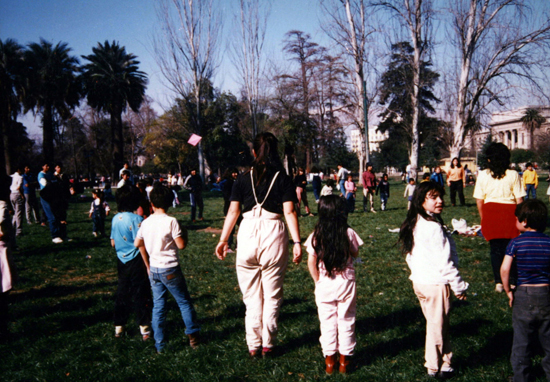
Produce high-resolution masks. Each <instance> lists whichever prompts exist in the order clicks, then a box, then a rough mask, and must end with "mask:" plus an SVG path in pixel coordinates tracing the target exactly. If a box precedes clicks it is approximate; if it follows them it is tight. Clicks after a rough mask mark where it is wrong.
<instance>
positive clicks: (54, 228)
mask: <svg viewBox="0 0 550 382" xmlns="http://www.w3.org/2000/svg"><path fill="white" fill-rule="evenodd" d="M40 203H41V204H42V209H43V210H44V213H45V214H46V217H47V218H48V224H49V225H50V233H51V235H52V239H55V238H56V237H60V234H61V233H60V232H59V222H58V221H57V219H56V217H55V215H54V213H53V211H52V207H51V206H50V203H48V202H47V201H45V200H44V199H43V198H40Z"/></svg>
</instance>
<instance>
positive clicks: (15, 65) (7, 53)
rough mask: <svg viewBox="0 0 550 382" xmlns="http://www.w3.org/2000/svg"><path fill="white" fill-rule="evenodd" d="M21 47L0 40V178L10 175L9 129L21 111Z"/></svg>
mask: <svg viewBox="0 0 550 382" xmlns="http://www.w3.org/2000/svg"><path fill="white" fill-rule="evenodd" d="M22 73H23V47H22V46H21V45H19V44H18V43H17V42H15V41H14V40H12V39H7V40H6V41H2V40H0V136H1V137H2V138H1V139H0V177H3V176H4V175H6V173H8V174H9V173H11V163H10V162H11V158H10V154H9V153H10V150H8V147H10V142H9V136H10V134H8V131H9V129H10V128H11V126H12V121H13V120H15V118H16V117H17V114H18V113H19V111H20V110H21V102H20V100H21V97H22V94H23V79H22Z"/></svg>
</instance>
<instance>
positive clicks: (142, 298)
mask: <svg viewBox="0 0 550 382" xmlns="http://www.w3.org/2000/svg"><path fill="white" fill-rule="evenodd" d="M117 271H118V288H117V291H116V299H115V315H114V320H115V326H122V325H126V323H127V322H128V318H129V317H130V312H131V311H132V310H133V311H134V312H135V313H136V322H137V323H138V325H141V326H144V325H150V324H151V311H152V309H153V304H152V298H151V286H150V284H149V277H148V275H147V267H145V263H144V262H143V259H142V258H141V255H138V256H137V257H136V258H134V259H132V260H130V261H128V262H127V263H123V262H122V261H120V259H118V258H117Z"/></svg>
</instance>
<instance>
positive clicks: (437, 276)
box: [399, 181, 468, 378]
mask: <svg viewBox="0 0 550 382" xmlns="http://www.w3.org/2000/svg"><path fill="white" fill-rule="evenodd" d="M444 194H445V190H444V188H443V187H442V186H441V185H439V184H437V183H435V182H431V181H428V182H422V183H420V184H419V185H418V186H417V187H416V189H415V190H414V194H413V197H412V200H411V208H410V209H409V211H408V212H407V218H406V219H405V221H404V222H403V224H402V225H401V230H400V231H399V242H400V243H401V248H402V251H403V254H405V255H406V260H407V265H408V266H409V269H410V270H411V276H410V277H409V279H410V280H411V281H412V282H413V288H414V293H415V294H416V296H417V298H418V301H419V302H420V306H421V307H422V313H423V314H424V317H425V318H426V349H425V355H424V357H425V360H426V362H425V363H424V366H425V367H426V369H427V372H428V375H429V376H431V377H438V376H439V377H443V378H445V377H447V376H450V374H451V373H453V368H452V365H451V360H452V356H453V353H452V352H451V343H450V340H449V315H450V311H451V293H450V291H451V290H452V291H453V292H454V294H455V296H456V297H457V298H458V299H459V300H464V299H466V290H467V289H468V283H467V282H465V281H464V280H463V279H462V277H461V276H460V274H459V272H458V268H457V265H458V256H457V253H456V245H455V244H454V242H453V240H452V238H451V236H450V235H449V234H448V233H447V232H446V230H445V228H444V226H443V221H442V220H441V216H440V214H441V211H442V210H443V195H444Z"/></svg>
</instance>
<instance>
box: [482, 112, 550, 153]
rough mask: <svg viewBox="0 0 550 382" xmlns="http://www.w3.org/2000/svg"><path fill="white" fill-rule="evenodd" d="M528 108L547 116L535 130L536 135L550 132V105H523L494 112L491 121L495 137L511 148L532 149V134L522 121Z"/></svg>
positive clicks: (490, 124) (492, 132)
mask: <svg viewBox="0 0 550 382" xmlns="http://www.w3.org/2000/svg"><path fill="white" fill-rule="evenodd" d="M527 109H535V110H538V112H539V113H540V115H541V116H543V117H544V118H546V122H544V123H543V124H542V125H541V127H540V129H537V130H536V131H535V132H534V137H535V138H536V136H537V135H540V134H541V133H548V132H550V106H523V107H520V108H517V109H514V110H509V111H504V112H498V113H493V115H492V116H491V122H490V123H489V126H490V127H491V134H492V136H493V139H494V140H496V141H497V142H502V143H504V144H505V145H506V146H507V147H508V148H509V149H510V150H513V149H526V150H528V149H530V147H531V142H530V134H529V131H528V130H527V129H526V128H525V126H523V123H522V122H521V118H522V117H523V116H524V115H525V111H526V110H527Z"/></svg>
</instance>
